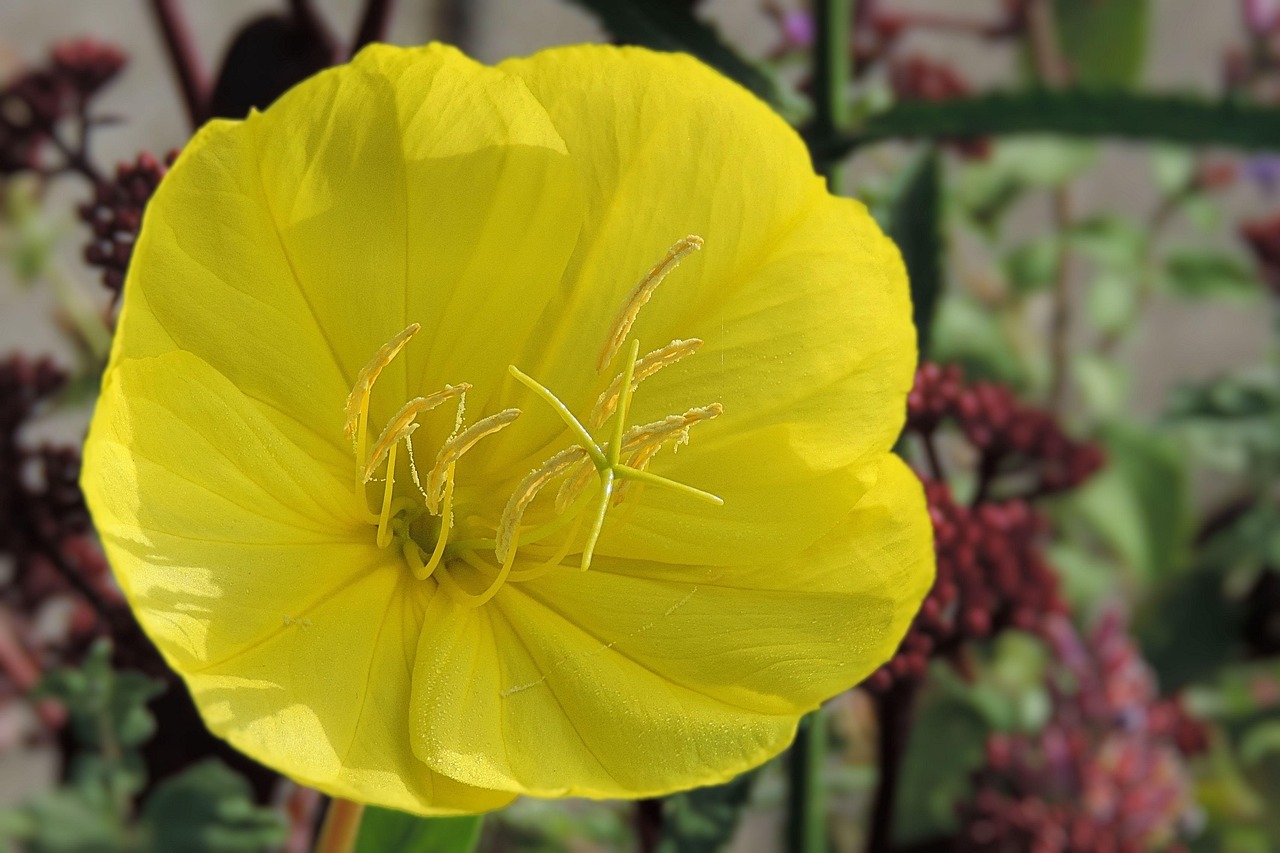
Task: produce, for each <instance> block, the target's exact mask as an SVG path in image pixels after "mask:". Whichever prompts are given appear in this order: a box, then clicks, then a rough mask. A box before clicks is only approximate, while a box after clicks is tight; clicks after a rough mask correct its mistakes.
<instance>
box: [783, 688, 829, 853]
mask: <svg viewBox="0 0 1280 853" xmlns="http://www.w3.org/2000/svg"><path fill="white" fill-rule="evenodd" d="M826 754H827V723H826V718H825V717H824V716H823V715H822V710H821V709H818V710H817V711H814V712H813V713H812V714H810V715H809V716H807V717H805V718H804V719H803V720H801V721H800V727H799V728H798V729H796V739H795V743H793V744H791V751H790V753H788V755H787V774H788V776H789V780H788V781H789V785H788V789H787V851H788V853H825V851H826V849H827V798H826V791H825V790H824V788H823V784H822V765H823V763H824V761H825V759H826Z"/></svg>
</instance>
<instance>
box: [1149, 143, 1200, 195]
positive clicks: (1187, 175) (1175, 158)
mask: <svg viewBox="0 0 1280 853" xmlns="http://www.w3.org/2000/svg"><path fill="white" fill-rule="evenodd" d="M1151 172H1152V174H1153V175H1154V177H1155V179H1156V186H1157V187H1159V188H1160V191H1161V192H1162V193H1164V194H1165V195H1175V194H1177V193H1181V192H1184V191H1185V190H1186V189H1187V187H1188V186H1190V185H1191V183H1192V181H1193V180H1194V178H1195V174H1196V158H1195V155H1194V154H1193V153H1192V152H1191V151H1189V150H1188V149H1187V148H1185V147H1183V146H1181V145H1155V146H1152V149H1151Z"/></svg>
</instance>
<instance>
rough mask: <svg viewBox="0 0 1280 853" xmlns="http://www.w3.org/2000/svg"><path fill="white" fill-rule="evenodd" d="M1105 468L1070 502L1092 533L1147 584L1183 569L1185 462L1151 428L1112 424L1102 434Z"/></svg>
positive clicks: (1187, 530) (1187, 525)
mask: <svg viewBox="0 0 1280 853" xmlns="http://www.w3.org/2000/svg"><path fill="white" fill-rule="evenodd" d="M1101 438H1102V441H1103V444H1104V446H1105V448H1106V454H1107V464H1106V467H1105V468H1104V469H1103V470H1102V471H1101V472H1100V473H1099V474H1098V475H1096V476H1095V477H1093V478H1092V479H1091V480H1090V481H1089V482H1088V483H1086V484H1085V485H1084V487H1083V488H1082V489H1080V490H1079V491H1078V492H1076V493H1075V495H1074V496H1073V497H1072V498H1071V499H1070V500H1071V504H1072V505H1073V506H1074V507H1075V508H1076V510H1077V511H1078V512H1079V513H1080V514H1081V515H1082V516H1083V517H1084V518H1085V519H1087V521H1088V523H1089V525H1090V527H1091V528H1092V530H1093V532H1094V534H1095V535H1096V536H1098V538H1099V539H1101V541H1102V542H1103V543H1104V544H1105V545H1106V546H1107V547H1108V548H1109V549H1110V550H1111V551H1112V552H1113V553H1114V554H1115V555H1116V556H1117V557H1119V558H1120V560H1121V561H1122V562H1123V563H1124V564H1125V565H1126V566H1128V568H1129V569H1130V570H1132V571H1133V572H1134V573H1135V575H1136V576H1137V577H1138V578H1140V579H1143V580H1154V579H1156V578H1159V577H1163V576H1167V575H1170V574H1173V573H1176V572H1177V571H1179V570H1180V569H1181V568H1183V567H1184V566H1185V564H1186V562H1187V557H1188V555H1189V553H1190V541H1191V534H1192V530H1191V527H1192V525H1191V520H1192V517H1191V504H1190V490H1189V485H1188V481H1187V472H1186V466H1185V459H1184V457H1183V455H1182V454H1181V453H1180V452H1179V451H1178V448H1177V447H1176V445H1174V444H1173V443H1172V442H1170V441H1169V440H1168V439H1167V438H1166V437H1163V436H1160V435H1157V434H1156V433H1154V432H1152V431H1151V430H1148V429H1142V428H1140V427H1136V426H1128V425H1123V424H1118V423H1115V424H1110V425H1108V426H1107V427H1106V428H1105V429H1104V430H1103V431H1102V435H1101Z"/></svg>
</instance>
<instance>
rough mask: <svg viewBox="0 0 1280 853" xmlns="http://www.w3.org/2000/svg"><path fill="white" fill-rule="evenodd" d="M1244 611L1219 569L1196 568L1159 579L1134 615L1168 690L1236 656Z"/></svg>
mask: <svg viewBox="0 0 1280 853" xmlns="http://www.w3.org/2000/svg"><path fill="white" fill-rule="evenodd" d="M1241 622H1242V615H1241V612H1240V608H1239V607H1237V606H1234V605H1233V604H1232V603H1231V602H1229V601H1228V600H1227V598H1226V595H1225V592H1224V590H1223V578H1222V574H1221V573H1219V572H1215V571H1207V570H1204V569H1197V570H1196V571H1191V572H1187V573H1185V574H1183V575H1181V576H1179V577H1176V578H1172V579H1170V580H1168V581H1166V582H1165V583H1163V584H1161V585H1160V586H1159V587H1158V588H1157V589H1156V592H1155V594H1154V595H1152V596H1151V597H1150V599H1149V600H1148V601H1147V602H1146V603H1145V604H1144V605H1143V607H1142V609H1141V610H1140V611H1139V612H1138V617H1137V619H1136V620H1135V621H1134V633H1135V635H1136V636H1137V638H1138V640H1139V642H1140V643H1141V644H1142V650H1143V654H1144V656H1145V657H1146V658H1147V661H1148V662H1149V663H1150V664H1151V666H1152V668H1154V669H1155V671H1156V674H1157V675H1158V676H1159V679H1160V688H1161V690H1163V691H1165V692H1167V693H1171V692H1173V691H1176V690H1178V689H1180V688H1182V687H1185V686H1187V685H1188V684H1190V683H1192V682H1195V681H1200V680H1203V679H1206V678H1211V677H1213V676H1214V675H1215V674H1216V673H1217V672H1218V671H1219V670H1221V669H1222V667H1223V665H1224V664H1225V663H1227V662H1228V661H1231V660H1233V659H1235V658H1236V657H1238V655H1239V652H1240V648H1239V646H1240V643H1239V641H1238V640H1237V639H1236V638H1238V637H1239V636H1240V631H1241Z"/></svg>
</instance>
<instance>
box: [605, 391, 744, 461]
mask: <svg viewBox="0 0 1280 853" xmlns="http://www.w3.org/2000/svg"><path fill="white" fill-rule="evenodd" d="M722 414H724V406H722V405H720V404H719V403H712V404H711V405H709V406H697V407H695V408H692V409H690V410H689V411H687V412H685V413H684V414H682V415H667V416H666V417H665V418H663V419H662V420H660V421H654V422H653V423H648V424H640V425H639V426H633V427H632V428H631V429H629V430H627V431H626V433H624V434H623V436H622V448H621V452H622V453H626V454H631V456H629V457H628V459H629V461H628V464H632V465H633V467H638V466H634V463H632V462H631V461H630V460H634V459H636V458H637V457H638V456H639V457H642V458H643V459H644V461H646V462H647V461H648V460H649V459H651V458H653V454H654V453H657V452H658V450H659V449H660V448H661V447H662V446H663V445H665V444H667V443H669V442H671V441H677V442H680V443H684V442H687V441H688V440H689V439H688V436H689V432H688V430H689V427H691V426H693V425H694V424H696V423H701V422H702V421H709V420H713V419H714V418H718V417H720V416H721V415H722Z"/></svg>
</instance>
